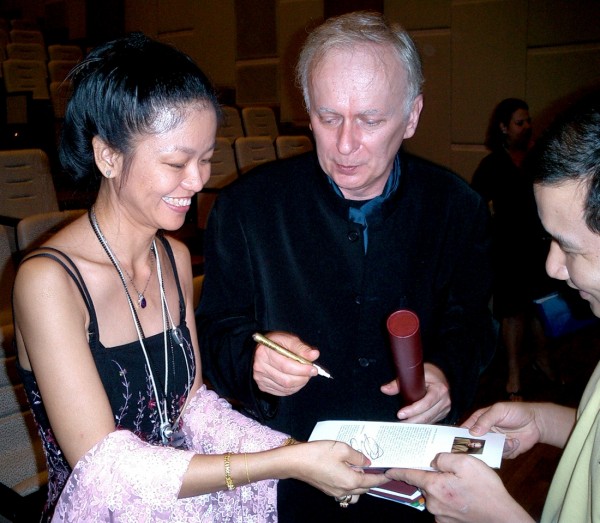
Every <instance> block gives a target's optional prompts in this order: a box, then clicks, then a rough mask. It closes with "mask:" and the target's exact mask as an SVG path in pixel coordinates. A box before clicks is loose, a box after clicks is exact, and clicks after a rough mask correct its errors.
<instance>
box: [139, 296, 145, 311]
mask: <svg viewBox="0 0 600 523" xmlns="http://www.w3.org/2000/svg"><path fill="white" fill-rule="evenodd" d="M138 304H139V306H140V307H141V308H142V309H145V308H146V298H144V295H143V294H138Z"/></svg>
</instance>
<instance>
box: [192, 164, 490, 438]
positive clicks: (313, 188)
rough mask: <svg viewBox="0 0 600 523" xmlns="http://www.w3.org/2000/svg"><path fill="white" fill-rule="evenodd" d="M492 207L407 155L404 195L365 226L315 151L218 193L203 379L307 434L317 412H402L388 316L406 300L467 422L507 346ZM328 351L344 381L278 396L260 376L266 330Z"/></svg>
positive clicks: (202, 331) (324, 355)
mask: <svg viewBox="0 0 600 523" xmlns="http://www.w3.org/2000/svg"><path fill="white" fill-rule="evenodd" d="M488 229H489V213H488V210H487V207H486V204H485V203H484V202H483V201H482V200H481V198H480V197H479V196H478V195H477V194H476V193H475V192H474V191H472V190H471V189H470V188H469V187H468V185H467V184H466V182H464V181H463V180H461V179H460V178H458V177H457V176H456V175H454V174H452V173H449V172H448V171H446V170H444V169H442V168H440V167H437V166H434V165H432V164H430V163H428V162H425V161H423V160H420V159H417V158H415V157H413V156H410V155H407V154H404V153H402V154H401V177H400V184H399V187H398V190H397V192H396V193H395V194H394V195H392V196H391V197H390V198H389V199H388V200H387V201H386V202H385V204H384V208H383V209H382V213H381V215H380V216H378V217H377V219H376V220H375V223H370V225H369V235H368V238H369V246H368V252H367V254H366V255H365V253H364V250H363V242H362V230H361V227H360V226H358V225H356V224H355V223H352V222H350V221H349V220H348V210H347V202H346V201H345V200H344V199H342V198H340V197H338V196H337V195H336V194H335V193H334V191H333V189H332V187H331V186H330V184H329V183H328V181H327V178H326V175H325V174H324V173H323V171H322V170H321V169H320V167H319V164H318V161H317V159H316V155H315V154H314V153H308V154H305V155H302V156H298V157H295V158H291V159H288V160H284V161H280V162H273V163H269V164H265V165H263V166H260V167H258V168H256V169H255V170H253V171H252V172H250V173H248V174H246V175H244V176H243V177H242V178H240V179H239V180H238V181H236V182H235V183H233V184H232V185H230V186H229V187H227V188H226V189H225V190H224V191H223V192H222V193H221V194H220V196H219V197H218V199H217V202H216V204H215V207H214V209H213V211H212V213H211V216H210V218H209V222H208V229H207V233H206V239H205V240H206V241H205V280H204V287H203V292H202V299H201V303H200V306H199V309H198V311H197V320H198V337H199V343H200V349H201V354H202V363H203V369H204V373H205V376H206V377H207V378H208V380H209V381H210V383H212V385H213V386H214V387H215V388H216V390H217V392H219V393H220V394H221V395H222V396H225V397H228V398H231V399H235V400H237V401H239V402H240V403H241V405H242V406H243V408H244V409H245V410H246V412H247V413H249V414H251V415H253V416H255V417H257V418H258V419H260V420H261V421H263V422H266V423H267V424H268V425H269V426H271V427H273V428H276V429H279V430H282V431H284V432H287V433H290V434H292V435H294V437H296V438H307V437H308V436H309V434H310V432H311V430H312V428H313V426H314V424H315V423H316V422H317V421H318V420H323V419H333V418H337V419H370V420H389V421H394V420H396V417H395V416H396V412H397V410H398V409H399V407H400V400H399V398H397V397H388V396H385V395H384V394H382V393H381V392H380V391H379V387H380V386H381V385H382V384H383V383H386V382H388V381H390V380H392V379H394V377H395V371H394V366H393V364H392V359H391V357H390V353H389V349H388V338H387V331H386V328H385V322H386V319H387V317H388V315H389V314H390V313H392V312H393V311H395V310H397V309H403V308H408V309H411V310H413V311H415V312H416V313H417V315H418V316H419V318H420V321H421V334H422V339H423V346H424V351H425V361H428V362H431V363H434V364H436V365H437V366H439V367H440V368H441V369H442V370H443V371H444V373H445V375H446V377H447V379H448V380H449V383H450V386H451V397H452V411H451V414H450V416H449V417H448V419H447V420H445V421H447V422H455V421H457V420H458V418H459V417H460V416H461V415H463V414H464V413H465V412H466V411H467V410H468V408H469V406H470V404H471V401H472V398H473V396H474V393H475V390H476V387H477V384H478V377H479V374H480V372H481V370H482V369H483V368H484V367H485V365H486V364H487V363H488V362H489V360H490V358H491V355H492V353H493V349H494V346H495V328H494V324H493V321H492V318H491V314H490V311H489V308H488V301H489V298H490V285H491V280H492V273H491V267H490V252H489V250H490V249H489V248H490V239H489V230H488ZM271 330H282V331H288V332H291V333H294V334H297V335H298V336H299V337H300V338H301V339H302V340H304V341H305V342H307V343H309V344H311V345H314V346H316V347H317V348H318V349H319V350H320V351H321V355H320V358H319V361H320V362H322V363H323V365H324V366H325V367H327V368H328V369H329V370H330V371H331V373H332V375H333V376H334V379H333V380H329V379H327V378H323V377H315V378H313V379H311V380H310V382H309V383H308V384H307V385H306V386H305V387H304V388H303V389H302V390H301V391H300V392H298V393H296V394H294V395H292V396H289V397H285V398H275V397H272V396H270V395H267V394H263V393H261V392H260V391H258V389H257V387H256V385H255V384H254V382H253V380H252V359H253V350H254V347H255V342H254V341H253V340H252V338H251V335H252V333H254V332H256V331H260V332H266V331H271Z"/></svg>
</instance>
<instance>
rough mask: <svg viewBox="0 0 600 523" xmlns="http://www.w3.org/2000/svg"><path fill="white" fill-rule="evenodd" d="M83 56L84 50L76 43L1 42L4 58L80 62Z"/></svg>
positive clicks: (0, 52) (0, 54)
mask: <svg viewBox="0 0 600 523" xmlns="http://www.w3.org/2000/svg"><path fill="white" fill-rule="evenodd" d="M0 33H1V31H0ZM82 58H83V51H82V50H81V47H79V46H78V45H75V44H52V45H49V46H48V47H45V46H44V45H43V44H38V43H32V42H30V43H28V42H9V43H7V44H2V43H1V42H0V59H2V60H6V59H17V60H39V61H40V62H47V61H53V60H71V61H75V62H78V61H79V60H81V59H82Z"/></svg>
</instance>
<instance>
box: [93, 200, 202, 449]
mask: <svg viewBox="0 0 600 523" xmlns="http://www.w3.org/2000/svg"><path fill="white" fill-rule="evenodd" d="M88 218H89V221H90V224H91V226H92V229H93V231H94V233H95V235H96V238H97V239H98V242H99V243H100V245H101V246H102V248H103V249H104V252H105V253H106V255H107V256H108V259H109V260H110V261H111V263H112V264H113V266H114V268H115V269H116V271H117V273H118V275H119V279H120V280H121V284H122V285H123V289H124V290H125V295H126V297H127V303H128V305H129V309H130V311H131V316H132V318H133V323H134V326H135V330H136V332H137V335H138V339H139V342H140V347H141V348H142V352H143V354H144V359H145V361H146V366H147V368H148V375H149V377H150V382H151V384H152V390H153V392H154V398H155V400H156V409H157V411H158V417H159V420H160V427H159V431H160V437H161V441H162V443H163V445H173V446H179V445H181V444H182V443H183V441H182V438H181V435H180V434H178V433H176V431H175V429H176V427H177V424H178V423H179V420H180V418H181V415H182V414H183V412H184V410H185V407H186V405H187V401H188V400H189V390H190V387H191V380H190V369H189V365H188V362H187V357H186V354H185V349H184V342H183V336H182V334H181V331H180V329H179V328H178V327H176V326H175V325H174V324H173V318H172V317H171V312H170V310H169V305H168V303H167V299H166V295H165V288H164V280H163V277H162V269H161V264H160V257H159V256H158V252H157V250H156V238H154V239H153V240H152V250H153V252H154V256H155V258H156V274H157V278H158V285H159V289H160V301H161V310H162V318H163V345H164V358H165V379H164V390H163V391H162V392H163V399H162V401H161V399H160V397H159V394H158V387H157V386H156V380H155V379H154V373H153V372H152V366H151V365H150V359H149V357H148V352H147V351H146V345H145V343H144V339H145V336H144V331H143V329H142V325H141V323H140V319H139V317H138V315H137V312H136V311H135V307H134V305H133V300H132V299H131V295H130V294H129V289H128V288H127V282H126V281H125V276H124V275H123V270H122V269H121V266H120V264H119V261H118V259H117V257H116V256H115V254H114V253H113V252H112V250H111V248H110V246H109V245H108V241H107V240H106V238H105V237H104V235H103V234H102V231H101V230H100V226H99V224H98V220H97V219H96V213H95V211H94V207H93V206H92V207H91V208H90V210H89V212H88ZM134 288H135V287H134ZM169 322H170V325H171V326H172V328H171V329H169ZM167 332H170V337H171V340H172V341H174V342H175V343H176V344H177V345H179V347H180V348H181V350H182V352H183V356H184V361H185V364H186V370H187V390H188V397H187V399H186V403H185V404H184V406H183V407H182V408H181V410H180V412H179V415H178V416H177V418H176V419H175V420H173V421H171V420H170V419H169V409H168V406H167V391H168V387H169V358H168V341H167ZM173 370H175V369H173Z"/></svg>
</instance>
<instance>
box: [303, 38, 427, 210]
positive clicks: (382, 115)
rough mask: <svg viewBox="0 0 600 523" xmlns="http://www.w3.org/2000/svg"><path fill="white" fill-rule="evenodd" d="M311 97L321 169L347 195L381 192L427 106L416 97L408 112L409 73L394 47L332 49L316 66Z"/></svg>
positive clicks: (362, 196)
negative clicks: (394, 52)
mask: <svg viewBox="0 0 600 523" xmlns="http://www.w3.org/2000/svg"><path fill="white" fill-rule="evenodd" d="M309 96H310V122H311V128H312V130H313V133H314V136H315V141H316V145H317V153H318V156H319V163H320V164H321V167H322V169H323V170H324V171H325V173H327V175H328V176H330V177H331V178H332V179H333V181H334V182H335V183H336V184H337V185H338V186H339V188H340V190H341V191H342V194H343V195H344V197H345V198H348V199H352V200H367V199H371V198H374V197H376V196H379V195H380V194H381V193H382V192H383V189H384V187H385V183H386V181H387V179H388V177H389V174H390V171H391V169H392V166H393V164H394V157H395V155H396V153H397V152H398V149H399V148H400V144H401V143H402V140H404V139H405V138H410V137H411V136H412V135H413V134H414V132H415V130H416V128H417V123H418V121H419V114H420V112H421V108H422V105H423V102H422V97H421V96H418V97H417V99H416V100H415V101H414V102H413V104H412V107H411V109H410V111H407V108H406V96H407V89H406V72H405V71H404V69H403V67H402V65H401V64H400V63H399V61H398V59H397V58H396V57H395V56H394V54H393V52H392V50H391V49H389V48H387V47H382V46H377V45H362V46H360V47H357V48H355V49H353V50H332V51H330V52H329V53H328V54H327V55H326V56H325V57H324V58H323V60H322V61H321V62H320V63H319V64H318V65H317V67H316V68H315V70H314V71H313V74H312V79H311V82H310V86H309Z"/></svg>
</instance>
